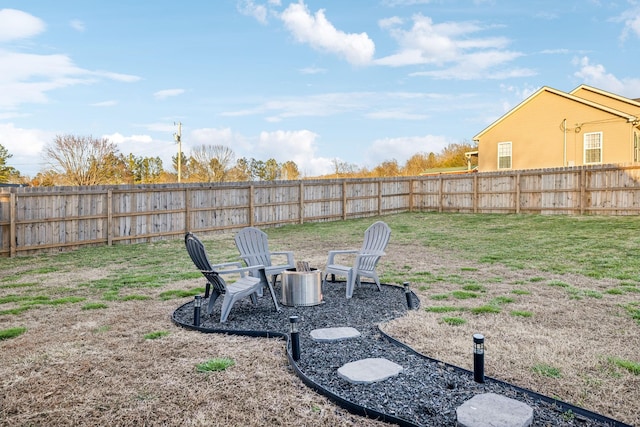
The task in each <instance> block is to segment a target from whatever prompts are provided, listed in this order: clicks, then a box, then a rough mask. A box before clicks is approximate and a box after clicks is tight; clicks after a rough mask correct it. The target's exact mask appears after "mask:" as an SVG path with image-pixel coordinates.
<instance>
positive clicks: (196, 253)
mask: <svg viewBox="0 0 640 427" xmlns="http://www.w3.org/2000/svg"><path fill="white" fill-rule="evenodd" d="M184 242H185V245H186V247H187V252H188V253H189V256H190V257H191V260H192V261H193V263H194V264H195V265H196V267H197V268H198V270H200V272H201V273H202V274H203V275H204V277H205V278H206V279H207V288H206V291H205V297H206V296H208V294H209V291H211V295H210V296H209V304H208V306H207V314H211V312H212V311H213V305H214V304H215V302H216V300H217V299H218V297H219V296H220V295H222V296H223V299H222V308H221V311H220V322H221V323H224V322H226V321H227V318H228V317H229V312H231V307H233V304H235V303H236V301H238V300H240V299H242V298H244V297H247V296H248V297H250V298H251V302H253V304H254V305H257V303H258V300H257V296H258V292H259V291H260V292H261V291H262V287H263V286H265V285H267V286H269V290H270V291H271V298H273V304H274V306H275V309H276V311H280V307H279V306H278V301H277V300H276V294H275V292H274V290H273V287H272V286H271V283H269V281H268V280H267V276H266V274H265V269H264V266H260V265H255V266H253V267H251V268H249V267H242V263H240V262H226V263H222V264H215V265H212V264H211V263H210V262H209V259H208V257H207V253H206V251H205V248H204V245H203V244H202V242H201V241H200V240H199V239H198V238H197V237H196V236H195V235H193V233H187V234H186V235H185V236H184ZM230 267H234V268H230ZM256 271H257V272H258V274H257V275H256V276H257V277H252V276H249V274H248V273H250V272H256ZM222 274H236V275H237V274H239V275H240V278H239V279H238V280H236V281H235V282H233V283H230V284H228V283H226V282H225V281H224V279H223V278H222V277H220V276H221V275H222Z"/></svg>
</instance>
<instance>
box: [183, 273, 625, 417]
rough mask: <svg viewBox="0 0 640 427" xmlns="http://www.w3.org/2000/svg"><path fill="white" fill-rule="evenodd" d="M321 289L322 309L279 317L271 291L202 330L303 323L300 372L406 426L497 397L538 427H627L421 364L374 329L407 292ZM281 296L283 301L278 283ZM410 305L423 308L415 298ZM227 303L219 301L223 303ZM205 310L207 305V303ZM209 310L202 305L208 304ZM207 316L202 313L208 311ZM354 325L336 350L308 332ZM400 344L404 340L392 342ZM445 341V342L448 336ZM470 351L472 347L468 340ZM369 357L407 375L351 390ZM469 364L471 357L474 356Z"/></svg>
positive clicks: (398, 311)
mask: <svg viewBox="0 0 640 427" xmlns="http://www.w3.org/2000/svg"><path fill="white" fill-rule="evenodd" d="M326 288H327V289H325V290H324V295H323V303H322V304H319V305H316V306H309V307H289V306H284V305H281V309H282V310H281V312H279V313H277V312H275V310H274V306H273V302H272V300H271V297H270V296H269V293H268V292H265V296H264V297H263V298H260V299H259V302H258V306H257V307H254V306H253V305H252V304H251V302H250V300H249V299H248V298H246V299H245V300H243V301H239V302H237V303H236V304H235V305H234V306H233V308H232V309H231V314H230V315H229V318H228V320H227V322H226V323H220V322H219V320H220V301H216V304H215V306H214V310H213V314H212V315H211V316H207V315H204V316H203V318H202V321H201V327H202V328H208V329H209V328H210V329H212V330H219V331H221V332H224V331H226V330H228V331H271V332H280V333H289V328H290V323H289V317H290V316H298V317H299V318H300V322H299V324H298V325H299V330H300V347H301V358H300V360H299V361H298V368H299V369H300V370H301V371H302V372H303V373H304V375H305V376H306V377H307V378H309V379H310V380H311V381H313V382H314V383H316V384H318V385H320V386H321V387H322V388H324V389H326V390H327V391H329V392H330V393H333V394H335V395H338V396H340V398H342V399H345V400H347V401H349V402H351V403H353V404H356V405H359V406H361V407H364V408H368V409H369V410H374V411H377V412H380V413H383V414H387V415H391V416H392V417H395V418H397V419H401V420H406V422H407V424H408V425H411V424H413V425H420V426H455V425H456V408H457V407H458V406H460V405H462V404H463V403H464V402H465V401H467V400H469V399H471V398H472V397H473V396H475V395H476V394H481V393H497V394H501V395H503V396H506V397H509V398H512V399H516V400H519V401H521V402H524V403H526V404H527V405H529V406H531V407H532V408H533V409H534V421H533V425H534V426H585V427H591V426H614V425H618V426H624V425H625V424H622V423H609V422H606V421H603V419H602V417H598V416H594V417H590V416H589V413H588V412H587V414H586V415H581V414H576V413H575V412H569V413H568V412H567V411H566V408H562V407H560V406H558V405H554V404H552V403H549V402H545V401H544V400H542V399H539V398H536V397H535V395H533V394H529V393H526V392H525V391H523V390H522V389H519V388H517V387H512V386H510V385H508V384H506V383H504V382H500V381H494V380H492V379H491V378H487V381H486V382H485V383H484V384H479V383H476V382H474V380H473V374H472V373H468V372H466V371H464V370H461V369H456V368H454V367H452V366H449V365H446V364H444V363H440V362H438V361H435V360H432V359H429V358H428V357H423V356H421V355H418V354H416V353H414V352H412V351H411V350H410V349H408V348H405V347H403V346H399V345H397V344H394V343H392V342H390V341H389V340H387V339H386V338H385V337H384V336H383V335H382V334H381V333H380V331H379V330H378V328H377V325H378V324H380V323H383V322H385V321H388V320H391V319H394V318H397V317H399V316H402V315H404V313H406V311H407V301H406V296H405V293H404V289H403V288H400V287H397V286H387V285H383V286H382V292H379V291H378V290H377V288H376V286H375V284H369V283H363V284H362V285H361V286H359V287H356V290H355V292H354V294H353V298H351V299H349V300H347V299H346V298H345V284H344V282H336V283H329V284H328V285H327V287H326ZM276 296H277V297H278V300H280V288H279V284H278V285H277V286H276ZM412 298H413V305H414V306H416V307H417V306H418V305H419V301H418V300H417V298H416V297H415V296H412ZM221 299H222V298H219V300H221ZM205 303H206V301H205ZM203 305H205V304H203ZM203 313H204V309H203ZM173 316H174V320H175V321H176V322H178V323H182V324H185V325H191V324H192V323H193V305H192V303H188V304H185V305H183V306H181V307H180V308H178V309H177V310H176V311H175V312H174V315H173ZM339 326H350V327H353V328H356V329H357V330H358V331H360V333H361V334H362V335H361V336H360V337H358V338H355V339H351V340H346V341H339V342H333V343H327V342H324V343H318V342H315V341H313V340H312V339H311V337H310V335H309V334H310V332H311V331H312V330H313V329H316V328H327V327H339ZM395 338H397V339H399V340H400V341H401V337H395ZM443 338H444V337H443ZM469 341H470V345H469V347H470V349H471V347H472V345H471V337H470V338H469ZM369 357H383V358H386V359H388V360H390V361H392V362H395V363H397V364H399V365H401V366H402V367H403V368H404V371H403V372H402V373H401V374H399V375H398V376H396V377H392V378H390V379H387V380H385V381H381V382H377V383H373V384H351V383H349V382H348V381H346V380H344V379H342V378H340V377H339V376H338V374H337V369H338V368H340V367H341V366H342V365H344V364H346V363H349V362H353V361H357V360H360V359H365V358H369ZM469 357H470V358H472V357H473V355H472V354H469Z"/></svg>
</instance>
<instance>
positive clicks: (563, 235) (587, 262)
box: [0, 213, 640, 315]
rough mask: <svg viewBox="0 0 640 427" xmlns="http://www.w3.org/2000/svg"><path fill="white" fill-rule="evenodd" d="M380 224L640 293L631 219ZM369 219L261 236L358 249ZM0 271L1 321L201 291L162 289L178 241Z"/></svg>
mask: <svg viewBox="0 0 640 427" xmlns="http://www.w3.org/2000/svg"><path fill="white" fill-rule="evenodd" d="M382 219H383V220H384V221H386V222H387V223H388V224H389V225H390V226H391V229H392V237H391V240H392V242H393V244H400V245H412V246H415V248H416V251H419V250H420V247H430V248H433V249H438V250H441V251H446V252H450V253H455V254H456V257H458V258H463V259H467V260H469V261H472V262H476V263H481V264H482V263H500V264H503V265H506V266H508V267H510V268H513V269H524V268H533V269H537V270H540V271H544V272H550V273H558V274H563V273H578V274H582V275H585V276H589V277H593V278H597V279H601V278H612V279H618V280H622V281H624V282H623V283H622V284H621V286H620V287H619V288H616V291H619V292H620V293H630V292H640V287H639V285H638V283H639V282H640V257H638V256H637V252H638V251H637V248H638V247H639V246H640V218H638V217H633V216H626V217H604V216H603V217H596V216H580V217H574V216H560V215H558V216H542V215H499V214H477V215H476V214H437V213H404V214H398V215H391V216H385V217H383V218H382ZM372 221H373V219H371V218H363V219H357V220H348V221H336V222H323V223H306V224H302V225H290V226H285V227H279V228H272V229H267V231H268V234H269V236H270V239H271V240H272V241H276V242H287V241H291V240H294V239H300V238H301V236H304V238H305V239H308V240H312V241H318V242H324V243H325V246H326V245H328V244H331V243H328V242H333V243H332V244H334V245H335V247H336V248H338V247H350V246H353V245H359V244H360V242H361V239H362V233H363V230H364V229H365V228H366V227H367V226H368V225H369V224H370V223H371V222H372ZM228 235H230V233H229V234H228ZM336 236H338V239H339V240H336ZM215 246H216V247H215V258H216V261H219V262H222V261H231V260H233V261H235V260H237V251H236V249H235V246H234V244H233V239H232V238H220V239H217V240H216V243H215ZM79 269H90V270H92V271H99V270H104V271H105V272H106V274H104V275H96V276H95V277H92V275H91V274H88V275H85V276H83V277H82V278H81V279H80V280H74V282H73V283H69V284H68V285H67V286H64V287H60V286H58V287H55V288H51V287H50V286H47V281H46V277H47V275H48V274H65V273H69V274H71V273H72V272H74V271H77V270H79ZM407 269H408V267H407ZM0 271H3V272H6V274H5V275H4V277H2V278H1V279H0V315H3V314H16V313H18V312H21V311H24V310H27V309H29V308H32V307H37V306H38V305H43V304H73V303H80V302H84V304H94V303H101V302H105V301H118V300H126V299H129V300H130V299H136V298H140V299H142V298H147V297H146V296H143V295H138V294H136V291H139V290H142V289H149V288H161V287H163V290H164V292H163V293H161V294H160V296H159V298H164V299H167V298H183V297H185V296H189V295H194V294H197V293H198V292H201V289H200V288H194V289H192V290H191V291H184V290H183V291H179V292H178V291H176V292H174V293H172V291H171V290H170V289H169V290H167V289H166V288H164V287H165V285H167V284H170V283H172V282H176V281H179V280H184V279H192V278H197V277H199V273H198V272H197V271H196V270H195V269H194V268H193V265H192V263H191V261H190V260H189V258H188V256H187V253H186V251H185V249H184V243H183V241H182V239H175V240H167V241H160V242H155V243H142V244H135V245H114V246H109V247H107V246H99V247H90V248H82V249H79V250H76V251H73V252H65V253H57V254H47V255H36V256H28V257H26V256H25V257H17V258H0ZM383 279H386V280H388V281H396V282H400V281H407V280H408V281H411V282H415V283H419V284H422V285H423V286H424V285H428V284H430V283H436V282H438V281H442V280H447V281H449V282H454V283H455V282H456V281H459V282H460V284H461V285H463V289H466V290H464V291H460V292H459V293H458V294H456V295H453V296H452V297H453V298H463V297H464V298H468V297H470V296H474V295H477V291H481V290H482V287H481V286H480V285H478V284H477V283H473V282H472V281H469V279H462V278H460V277H453V276H449V277H446V278H443V277H438V276H437V275H436V274H434V273H433V272H413V273H407V271H404V270H403V268H398V269H396V271H394V269H388V270H387V271H386V272H385V277H383ZM498 279H499V278H497V279H496V280H498ZM532 280H533V279H532ZM569 291H570V290H569ZM594 297H596V296H594ZM9 305H10V307H9ZM89 306H91V305H89Z"/></svg>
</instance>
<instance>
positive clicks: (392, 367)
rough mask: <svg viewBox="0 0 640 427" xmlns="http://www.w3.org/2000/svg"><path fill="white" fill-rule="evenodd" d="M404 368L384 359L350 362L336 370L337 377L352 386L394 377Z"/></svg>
mask: <svg viewBox="0 0 640 427" xmlns="http://www.w3.org/2000/svg"><path fill="white" fill-rule="evenodd" d="M403 370H404V368H403V367H402V366H400V365H398V364H397V363H393V362H392V361H390V360H387V359H385V358H381V357H378V358H369V359H361V360H357V361H355V362H350V363H347V364H344V365H342V366H341V367H340V368H338V375H339V376H340V377H341V378H343V379H345V380H347V381H349V382H350V383H353V384H371V383H374V382H377V381H384V380H386V379H387V378H391V377H395V376H396V375H398V374H399V373H400V372H402V371H403Z"/></svg>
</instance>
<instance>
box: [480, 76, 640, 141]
mask: <svg viewBox="0 0 640 427" xmlns="http://www.w3.org/2000/svg"><path fill="white" fill-rule="evenodd" d="M583 86H584V85H583ZM583 86H580V87H583ZM580 87H578V88H576V89H574V92H575V91H576V90H578V89H579V88H580ZM584 87H585V88H589V89H595V88H590V87H589V86H584ZM545 92H547V93H552V94H554V95H558V96H561V97H563V98H566V99H569V100H571V101H573V102H577V103H580V104H583V105H586V106H589V107H591V108H595V109H598V110H601V111H605V112H607V113H609V114H613V115H614V116H619V117H621V118H623V119H625V120H627V121H628V122H634V121H637V120H638V117H637V116H634V115H631V114H628V113H625V112H624V111H620V110H616V109H613V108H609V107H607V106H606V105H602V104H598V103H597V102H592V101H589V100H587V99H583V98H580V97H578V96H575V95H572V94H569V93H566V92H562V91H561V90H557V89H553V88H550V87H548V86H543V87H541V88H540V89H538V90H537V91H536V92H535V93H534V94H533V95H531V96H529V97H528V98H527V99H525V100H524V101H522V102H521V103H520V104H518V105H516V106H515V107H514V108H512V109H511V110H510V111H509V112H508V113H506V114H505V115H503V116H502V117H500V118H499V119H498V120H496V121H495V122H493V123H491V124H490V125H489V126H487V127H486V128H484V129H483V130H482V131H481V132H480V133H478V134H477V135H476V136H474V137H473V140H474V141H478V140H479V139H480V137H482V135H484V134H485V133H486V132H488V131H489V130H491V129H492V128H494V127H495V126H497V125H498V124H500V123H501V122H503V121H504V120H506V119H507V118H508V117H509V116H511V115H512V114H514V113H515V112H516V111H518V110H520V109H521V108H522V107H524V106H525V105H527V104H528V103H530V102H532V101H533V100H534V99H535V98H537V97H538V96H540V95H541V94H542V93H545ZM598 93H602V94H603V95H607V94H608V93H607V92H604V91H601V92H598ZM608 95H612V96H617V95H613V94H608ZM620 98H621V97H620ZM624 99H626V98H624ZM628 101H631V102H634V101H632V100H628ZM638 106H640V104H638Z"/></svg>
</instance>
